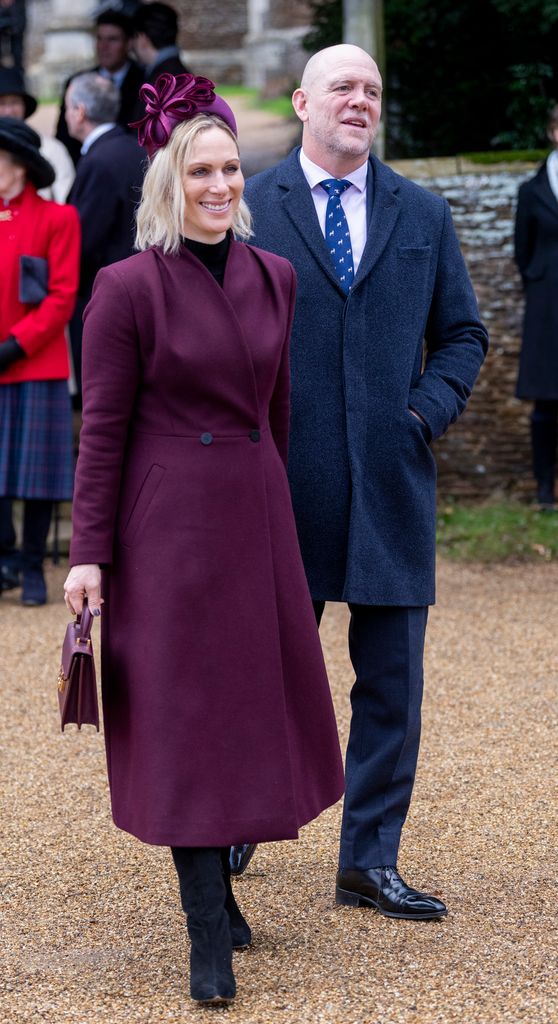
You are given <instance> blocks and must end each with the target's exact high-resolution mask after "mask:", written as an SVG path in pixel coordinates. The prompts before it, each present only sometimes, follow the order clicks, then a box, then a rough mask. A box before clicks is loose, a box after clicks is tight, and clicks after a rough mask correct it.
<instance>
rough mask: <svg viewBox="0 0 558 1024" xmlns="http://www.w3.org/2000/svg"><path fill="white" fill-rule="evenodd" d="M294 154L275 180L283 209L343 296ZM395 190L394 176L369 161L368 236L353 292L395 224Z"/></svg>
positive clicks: (397, 214) (382, 248) (396, 200)
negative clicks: (280, 192) (281, 194)
mask: <svg viewBox="0 0 558 1024" xmlns="http://www.w3.org/2000/svg"><path fill="white" fill-rule="evenodd" d="M298 153H299V151H298V150H293V152H292V153H291V155H290V156H289V157H288V159H287V160H286V161H285V163H284V164H283V165H282V167H281V169H280V173H279V174H278V177H277V184H278V185H279V187H280V188H282V189H283V190H284V196H283V199H282V203H283V208H284V210H285V212H286V214H287V216H288V217H289V218H290V220H291V221H292V223H293V225H294V227H295V228H296V230H297V231H298V233H299V235H300V237H301V240H302V242H303V243H304V245H305V246H306V247H307V248H308V249H309V250H310V252H311V253H312V255H313V257H314V259H315V260H316V261H317V262H318V263H319V265H320V267H321V269H322V270H323V272H324V273H325V274H326V275H327V276H328V277H329V278H330V279H331V280H332V281H333V282H334V284H336V285H337V287H338V289H339V291H340V292H341V293H342V294H344V293H343V289H342V288H341V285H340V283H339V281H338V280H337V276H336V274H335V271H334V269H333V267H332V265H331V260H330V258H329V252H328V249H327V245H326V242H325V239H324V237H323V235H322V232H321V229H320V225H319V223H318V218H317V216H316V210H315V208H314V202H313V200H312V193H311V192H310V189H309V188H308V184H307V182H306V179H305V177H304V174H303V172H302V169H301V167H300V163H299V159H298ZM398 190H399V184H398V180H397V176H396V175H395V174H393V172H392V171H390V169H389V168H388V167H386V166H385V165H384V164H382V163H380V161H379V160H377V159H376V158H375V157H371V159H370V161H369V167H368V182H367V189H366V193H367V194H366V207H367V217H368V235H367V240H366V245H365V247H364V252H363V254H362V259H361V261H360V265H359V268H358V272H357V274H356V277H355V285H354V287H355V288H356V287H358V285H359V284H360V282H361V281H363V280H364V278H365V277H367V275H368V274H369V273H370V272H371V270H372V269H373V267H374V265H375V264H376V263H377V262H378V260H379V258H380V256H381V255H382V253H383V251H384V249H385V247H386V245H387V243H388V241H389V238H390V235H391V233H392V231H393V229H394V227H395V225H396V223H397V219H398V217H399V212H400V208H401V201H400V199H399V197H398V195H397V192H398Z"/></svg>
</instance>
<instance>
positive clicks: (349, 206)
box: [300, 149, 368, 276]
mask: <svg viewBox="0 0 558 1024" xmlns="http://www.w3.org/2000/svg"><path fill="white" fill-rule="evenodd" d="M300 166H301V168H302V173H303V174H304V177H305V178H306V181H307V182H308V185H309V187H310V191H311V193H312V199H313V200H314V206H315V208H316V213H317V215H318V220H319V222H320V229H321V232H322V235H323V236H324V238H325V220H326V209H327V201H328V194H327V192H326V190H325V189H324V188H322V186H321V185H320V181H324V179H325V178H333V177H334V175H333V174H330V173H329V171H325V170H324V168H323V167H318V165H317V164H315V163H313V162H312V160H309V159H308V157H307V156H306V154H305V152H304V150H303V149H301V151H300ZM367 176H368V158H366V160H365V161H364V163H363V164H361V166H360V167H357V169H356V171H351V173H350V174H345V175H344V178H343V180H344V181H350V182H351V185H350V188H347V189H345V191H344V192H343V194H342V196H341V205H342V207H343V210H344V211H345V216H346V218H347V223H348V225H349V231H350V233H351V249H352V250H353V268H354V272H355V276H356V272H357V270H358V266H359V263H360V261H361V258H362V254H363V252H364V246H365V245H366V227H367V224H366V179H367Z"/></svg>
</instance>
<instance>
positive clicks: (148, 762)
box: [65, 75, 343, 1003]
mask: <svg viewBox="0 0 558 1024" xmlns="http://www.w3.org/2000/svg"><path fill="white" fill-rule="evenodd" d="M143 96H144V99H145V100H146V102H147V114H146V117H145V118H144V119H143V121H142V122H141V123H140V132H139V134H140V142H142V144H144V145H145V146H146V148H147V149H148V151H149V152H150V155H151V157H152V162H151V165H150V168H149V170H148V172H147V175H146V178H145V183H144V188H143V196H142V201H141V204H140V208H139V212H138V218H137V220H138V236H137V237H138V247H139V248H140V249H141V250H142V251H141V252H140V253H139V254H138V255H135V256H132V257H131V258H130V259H128V260H125V261H123V262H121V263H116V264H113V265H112V266H110V267H108V268H106V269H104V270H102V271H101V272H100V273H99V275H98V278H97V282H96V285H95V290H94V293H93V298H92V300H91V303H90V305H89V307H88V309H87V311H86V314H85V329H84V353H85V358H84V408H83V429H82V434H81V442H80V455H79V462H78V469H77V481H76V493H75V500H74V526H73V540H72V547H71V564H72V566H73V568H72V569H71V571H70V574H69V576H68V579H67V580H66V585H65V593H66V603H67V605H68V607H69V608H70V610H71V611H72V612H79V611H80V609H81V606H82V601H83V597H84V595H87V597H88V599H89V604H90V607H91V608H92V609H93V611H95V612H97V613H99V612H100V609H101V603H102V602H103V616H102V637H103V656H102V657H103V660H102V677H103V701H104V722H105V735H106V745H107V756H108V769H109V780H110V787H111V799H112V810H113V817H114V821H115V823H116V824H117V825H118V826H119V827H120V828H122V829H125V830H126V831H128V832H131V833H132V834H133V835H135V836H137V837H138V838H139V839H141V840H143V841H144V842H147V843H154V844H158V845H165V846H170V847H171V848H172V853H173V858H174V862H175V865H176V869H177V872H178V876H179V883H180V893H181V899H182V905H183V908H184V910H185V912H186V914H187V923H188V931H189V934H190V938H191V957H190V966H191V971H190V987H191V994H192V996H193V998H194V999H195V1000H197V1001H198V1002H202V1003H204V1002H223V1001H230V1000H231V999H232V998H233V997H234V994H235V980H234V975H233V972H232V949H233V948H242V947H246V946H248V945H249V944H250V941H251V933H250V928H249V926H248V924H247V923H246V921H245V920H244V918H243V916H242V914H241V913H240V910H239V909H238V907H237V905H236V903H235V900H234V896H233V893H232V889H231V884H230V877H229V872H228V853H229V847H230V846H231V845H234V844H239V843H245V842H247V841H251V842H269V841H273V840H283V839H294V838H296V837H297V834H298V829H299V828H300V827H301V826H302V825H304V824H305V823H306V822H308V821H310V820H311V819H312V818H314V817H315V816H316V815H318V814H319V813H320V811H321V810H322V809H323V808H325V807H327V806H328V805H330V804H332V803H334V802H335V801H336V800H337V799H338V798H339V796H340V795H341V792H342V788H343V781H342V767H341V756H340V751H339V744H338V740H337V731H336V725H335V719H334V715H333V709H332V704H331V698H330V694H329V688H328V683H327V678H326V674H325V670H324V664H323V660H322V655H321V650H320V644H319V639H318V634H317V630H316V625H315V619H314V615H313V611H312V605H311V602H310V598H309V595H308V591H307V586H306V580H305V576H304V571H303V568H302V563H301V559H300V554H299V550H298V544H297V537H296V530H295V525H294V520H293V514H292V509H291V503H290V495H289V489H288V484H287V477H286V472H285V463H286V459H287V440H288V417H289V361H288V342H289V333H290V323H291V318H292V315H293V308H294V294H295V276H294V272H293V269H292V267H291V265H290V264H289V263H288V262H287V261H286V260H284V259H281V258H279V257H277V256H272V255H270V254H269V253H264V252H261V251H260V250H258V249H255V248H253V247H252V246H250V245H248V244H245V243H244V242H239V241H236V240H235V238H234V235H236V236H237V237H240V238H246V237H247V236H248V234H249V230H250V227H249V225H250V219H249V214H248V211H247V209H246V207H245V206H244V204H243V202H242V192H243V186H244V180H243V176H242V172H241V169H240V162H239V154H238V145H237V140H236V124H235V120H234V116H233V113H232V111H231V110H230V108H229V107H228V106H227V104H226V103H225V102H224V100H222V99H221V98H220V97H218V96H216V95H215V93H214V91H213V85H212V83H211V82H208V80H207V79H202V78H194V77H193V76H191V75H181V76H177V77H176V78H175V77H174V76H172V75H163V76H161V78H159V79H158V81H157V83H156V85H155V87H153V86H144V87H143ZM233 232H234V235H233ZM101 591H102V599H101ZM239 752H242V756H241V757H240V756H239Z"/></svg>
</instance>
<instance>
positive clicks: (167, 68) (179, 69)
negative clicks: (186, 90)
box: [131, 57, 188, 121]
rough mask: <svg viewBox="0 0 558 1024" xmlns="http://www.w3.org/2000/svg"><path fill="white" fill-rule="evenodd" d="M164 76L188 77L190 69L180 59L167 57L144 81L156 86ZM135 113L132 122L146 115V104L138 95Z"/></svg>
mask: <svg viewBox="0 0 558 1024" xmlns="http://www.w3.org/2000/svg"><path fill="white" fill-rule="evenodd" d="M163 74H169V75H186V74H188V68H187V67H185V66H184V64H183V63H182V61H181V60H180V57H167V59H166V60H162V61H161V62H160V63H159V64H156V65H155V67H154V68H153V69H152V71H151V72H150V74H149V75H148V76H147V78H144V79H143V81H144V82H149V84H150V85H154V84H155V82H156V81H157V79H158V77H159V75H163ZM133 113H134V116H133V117H132V118H131V120H132V121H140V120H141V118H142V117H143V115H144V114H145V103H144V102H143V100H142V99H141V98H140V97H139V96H138V95H136V100H135V104H134V109H133Z"/></svg>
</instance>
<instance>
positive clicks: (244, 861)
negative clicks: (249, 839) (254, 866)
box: [229, 843, 258, 875]
mask: <svg viewBox="0 0 558 1024" xmlns="http://www.w3.org/2000/svg"><path fill="white" fill-rule="evenodd" d="M257 845H258V844H257V843H245V844H244V846H231V852H230V854H229V864H230V866H231V875H242V874H243V873H244V872H245V871H246V868H247V867H248V865H249V863H250V861H251V860H252V857H253V856H254V853H255V850H256V846H257Z"/></svg>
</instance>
